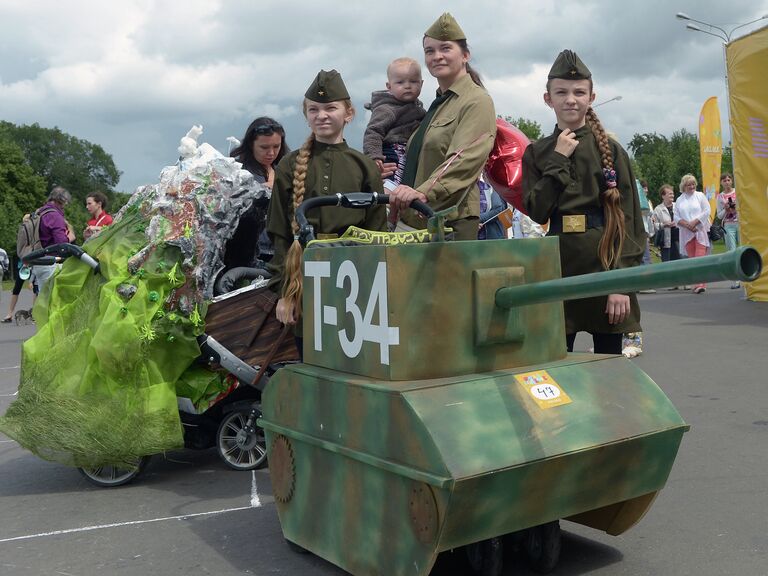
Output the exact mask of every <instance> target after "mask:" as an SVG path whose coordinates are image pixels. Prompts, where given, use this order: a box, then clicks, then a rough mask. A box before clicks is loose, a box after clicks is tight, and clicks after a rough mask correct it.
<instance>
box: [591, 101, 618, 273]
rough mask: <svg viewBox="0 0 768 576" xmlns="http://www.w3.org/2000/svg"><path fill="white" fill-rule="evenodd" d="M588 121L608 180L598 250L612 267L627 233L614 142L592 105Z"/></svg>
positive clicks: (602, 196)
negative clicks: (614, 160)
mask: <svg viewBox="0 0 768 576" xmlns="http://www.w3.org/2000/svg"><path fill="white" fill-rule="evenodd" d="M586 123H587V126H589V128H590V129H591V130H592V134H594V136H595V140H596V141H597V148H598V150H599V151H600V162H601V164H602V168H603V174H604V176H605V181H606V189H605V190H603V192H602V194H601V195H600V196H601V199H602V201H603V213H604V216H605V232H604V233H603V236H602V238H600V243H599V244H598V247H597V253H598V255H599V256H600V262H601V263H602V265H603V268H605V269H606V270H610V269H611V268H614V267H616V266H617V264H618V262H619V259H620V258H621V251H622V248H623V247H624V236H625V234H626V224H625V222H624V210H623V209H622V208H621V192H619V189H618V187H617V185H616V170H615V169H614V165H613V151H612V149H611V142H610V140H609V139H608V135H607V134H606V133H605V129H604V128H603V125H602V124H601V123H600V119H599V118H598V117H597V114H596V113H595V111H594V109H592V107H590V108H589V110H587V115H586Z"/></svg>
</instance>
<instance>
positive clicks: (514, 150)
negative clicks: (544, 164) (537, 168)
mask: <svg viewBox="0 0 768 576" xmlns="http://www.w3.org/2000/svg"><path fill="white" fill-rule="evenodd" d="M530 143H531V141H530V140H528V137H527V136H526V135H525V134H524V133H523V132H522V131H521V130H520V129H519V128H517V127H516V126H513V125H512V124H510V123H509V122H507V121H506V120H502V119H501V118H497V119H496V141H495V142H494V144H493V149H492V150H491V153H490V155H489V156H488V161H487V162H486V163H485V180H486V182H488V183H489V184H490V185H491V186H493V189H494V190H496V192H498V193H499V195H500V196H501V197H502V198H504V200H506V201H507V202H509V203H510V204H512V206H514V207H515V208H517V209H518V210H520V211H521V212H522V213H523V214H526V211H525V207H524V206H523V182H522V180H523V152H525V149H526V148H527V147H528V144H530Z"/></svg>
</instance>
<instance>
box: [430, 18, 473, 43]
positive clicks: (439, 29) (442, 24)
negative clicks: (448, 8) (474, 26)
mask: <svg viewBox="0 0 768 576" xmlns="http://www.w3.org/2000/svg"><path fill="white" fill-rule="evenodd" d="M424 36H429V37H430V38H434V39H435V40H454V41H456V40H466V39H467V35H466V34H464V30H462V29H461V26H459V23H458V22H456V18H454V17H453V16H451V13H450V12H445V13H443V15H442V16H440V18H438V19H437V20H435V23H434V24H432V26H430V27H429V29H428V30H427V31H426V32H424Z"/></svg>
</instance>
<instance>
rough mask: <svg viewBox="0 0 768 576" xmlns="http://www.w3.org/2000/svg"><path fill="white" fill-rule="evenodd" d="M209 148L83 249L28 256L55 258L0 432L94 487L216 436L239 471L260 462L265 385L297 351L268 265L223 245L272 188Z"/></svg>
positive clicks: (40, 261)
mask: <svg viewBox="0 0 768 576" xmlns="http://www.w3.org/2000/svg"><path fill="white" fill-rule="evenodd" d="M206 146H207V145H205V144H203V145H202V146H201V147H200V149H199V151H198V153H197V156H196V157H194V158H191V159H188V160H187V161H185V162H186V165H177V166H174V167H169V168H166V169H165V170H164V171H163V173H162V174H161V178H160V184H159V185H154V186H147V187H142V188H140V189H138V190H137V191H136V193H135V194H134V195H133V197H132V198H131V200H130V201H129V203H128V204H127V205H126V207H124V208H123V209H122V210H121V211H120V213H119V214H118V215H117V217H116V219H115V223H114V224H113V225H112V226H110V227H108V228H106V229H105V230H103V231H102V233H101V234H100V235H99V236H98V237H96V238H94V239H91V240H89V241H88V243H87V244H86V249H85V250H84V249H83V248H81V247H78V246H74V245H71V244H59V245H55V246H49V247H47V248H45V249H42V250H38V251H36V252H33V253H31V254H29V255H27V257H26V259H25V260H26V262H27V263H29V264H32V265H38V266H39V265H51V264H54V263H62V266H61V270H59V271H58V272H57V273H56V275H55V276H54V277H53V278H52V280H51V281H49V282H48V284H47V285H46V287H45V289H44V290H43V293H42V294H41V297H40V298H39V300H38V305H37V306H36V308H35V316H36V319H37V325H38V330H37V334H36V335H35V336H33V337H32V338H31V339H29V340H28V341H27V342H25V343H24V346H23V354H22V369H21V382H20V386H19V395H18V398H17V400H16V401H15V402H14V403H13V404H12V405H11V406H10V407H9V409H8V411H7V413H6V414H5V415H4V416H3V417H0V430H2V431H3V432H4V433H6V434H7V435H9V436H10V437H12V438H15V439H16V440H17V441H18V442H19V443H20V444H21V445H22V446H24V447H25V448H27V449H29V450H31V451H32V452H34V453H35V454H37V455H38V456H40V457H42V458H45V459H48V460H52V461H57V462H62V463H65V464H68V465H72V466H75V467H77V468H79V469H80V470H81V471H82V473H83V474H84V475H85V476H86V478H87V479H88V480H89V481H91V482H93V483H95V484H98V485H100V486H118V485H121V484H125V483H127V482H130V481H131V480H132V479H133V478H135V477H136V476H137V475H138V474H139V473H140V472H141V471H142V469H143V468H144V466H145V465H146V463H147V461H148V459H149V457H150V456H151V455H152V454H158V453H162V452H166V451H168V450H174V449H178V448H181V447H188V448H208V447H212V446H216V448H217V450H218V452H219V454H220V455H221V457H222V459H223V460H224V462H225V463H226V464H227V465H228V466H230V467H232V468H234V469H237V470H250V469H253V468H257V467H259V466H263V465H264V464H265V463H266V453H265V447H264V436H263V433H262V432H261V431H260V430H259V429H258V428H257V427H256V420H257V418H258V417H259V415H260V412H259V402H260V397H261V389H263V386H264V384H265V383H266V381H267V380H268V378H269V377H270V375H271V374H273V373H274V371H275V370H276V369H277V368H278V367H279V366H280V364H281V363H284V362H291V361H295V360H297V359H298V352H297V350H296V347H295V343H294V339H293V337H292V335H290V334H288V329H284V328H283V327H282V325H281V324H279V323H278V322H277V320H276V319H275V317H274V306H275V304H276V299H277V298H276V296H275V295H274V294H273V293H272V292H271V291H269V290H268V289H267V288H266V287H265V286H266V283H267V282H266V280H267V278H268V276H269V275H268V274H267V273H266V272H265V271H263V270H254V269H242V268H236V269H232V270H225V269H223V255H224V252H225V250H226V242H227V239H228V238H231V237H232V235H233V234H234V232H235V230H236V229H237V225H238V221H239V219H240V216H242V215H243V214H244V213H246V212H247V211H248V210H249V209H250V208H251V207H252V206H253V205H254V204H255V203H257V202H262V203H263V202H264V199H265V197H266V198H268V190H266V189H265V188H264V187H263V186H261V185H259V184H256V183H254V182H253V179H252V177H251V176H250V174H248V173H247V172H245V171H243V170H240V167H239V164H237V163H235V162H234V161H233V160H231V159H228V158H223V157H222V156H221V155H220V154H218V153H217V152H216V151H215V150H213V149H212V148H210V147H207V148H206ZM254 232H257V231H254Z"/></svg>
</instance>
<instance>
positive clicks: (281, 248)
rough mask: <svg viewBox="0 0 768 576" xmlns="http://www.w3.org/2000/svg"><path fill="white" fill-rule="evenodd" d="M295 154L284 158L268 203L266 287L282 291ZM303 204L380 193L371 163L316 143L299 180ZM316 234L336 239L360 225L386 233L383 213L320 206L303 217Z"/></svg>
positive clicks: (347, 151)
mask: <svg viewBox="0 0 768 576" xmlns="http://www.w3.org/2000/svg"><path fill="white" fill-rule="evenodd" d="M298 153H299V151H298V150H294V151H293V152H291V153H290V154H288V155H287V156H285V157H283V159H282V160H281V161H280V163H279V164H278V165H277V168H276V169H275V185H274V188H273V189H272V198H271V199H270V201H269V211H268V216H267V232H268V233H269V236H270V239H271V240H272V243H273V244H274V246H275V255H274V256H273V258H272V260H271V261H270V263H269V269H270V272H272V274H273V277H272V279H271V280H270V286H273V288H274V289H275V290H276V291H278V292H279V291H281V290H282V285H283V270H284V267H285V256H286V254H287V253H288V248H290V246H291V244H292V243H293V229H292V228H291V221H292V219H293V170H294V167H295V165H296V156H297V155H298ZM304 188H305V192H304V199H305V200H308V199H310V198H315V197H316V196H325V195H329V194H337V193H342V194H343V193H347V192H379V193H381V192H383V184H382V181H381V175H380V173H379V170H378V168H376V164H374V162H373V160H371V159H370V158H368V157H366V156H364V155H363V154H361V153H360V152H358V151H357V150H353V149H352V148H350V147H349V146H347V143H346V142H342V143H341V144H322V143H320V142H315V143H314V145H313V147H312V154H311V156H310V158H309V165H308V166H307V178H306V180H305V181H304ZM306 216H307V221H308V222H309V223H310V224H312V226H313V227H314V230H315V235H316V236H317V235H318V234H337V235H339V236H341V235H342V234H343V233H344V232H345V231H346V229H347V228H348V227H350V226H359V227H361V228H365V229H367V230H379V231H385V230H386V229H387V213H386V208H385V207H384V206H383V205H380V206H372V207H370V208H366V209H364V210H363V209H356V208H339V207H336V206H323V207H321V208H315V209H313V210H311V211H310V212H307V213H306Z"/></svg>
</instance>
